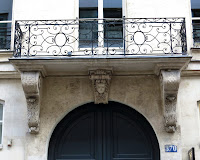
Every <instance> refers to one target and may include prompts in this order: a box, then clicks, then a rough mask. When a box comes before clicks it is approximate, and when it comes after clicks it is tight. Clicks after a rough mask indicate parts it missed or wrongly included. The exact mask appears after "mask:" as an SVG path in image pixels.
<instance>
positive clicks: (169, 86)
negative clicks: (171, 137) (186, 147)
mask: <svg viewBox="0 0 200 160" xmlns="http://www.w3.org/2000/svg"><path fill="white" fill-rule="evenodd" d="M179 83H180V70H161V74H160V84H161V97H162V101H163V106H164V119H165V129H166V132H169V133H173V132H175V131H176V128H177V114H176V104H177V94H178V89H179Z"/></svg>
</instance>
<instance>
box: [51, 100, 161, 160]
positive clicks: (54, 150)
mask: <svg viewBox="0 0 200 160" xmlns="http://www.w3.org/2000/svg"><path fill="white" fill-rule="evenodd" d="M118 159H120V160H159V146H158V142H157V139H156V137H155V133H154V132H153V130H152V128H151V126H150V125H149V123H148V122H147V121H146V119H145V118H144V117H143V116H142V115H140V114H139V113H138V112H136V111H135V110H133V109H131V108H129V107H126V106H124V105H121V104H119V103H115V102H110V103H109V104H108V105H95V104H93V103H90V104H87V105H84V106H82V107H79V108H77V109H75V110H74V111H72V112H70V113H69V114H68V115H67V116H66V117H65V118H64V119H63V120H62V121H61V122H60V123H59V124H58V125H57V127H56V128H55V130H54V132H53V134H52V137H51V139H50V144H49V153H48V160H118Z"/></svg>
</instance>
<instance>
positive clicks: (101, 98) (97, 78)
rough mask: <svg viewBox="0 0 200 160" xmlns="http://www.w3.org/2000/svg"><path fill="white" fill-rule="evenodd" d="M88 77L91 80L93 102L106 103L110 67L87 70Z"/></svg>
mask: <svg viewBox="0 0 200 160" xmlns="http://www.w3.org/2000/svg"><path fill="white" fill-rule="evenodd" d="M89 76H90V79H91V80H92V85H93V93H94V103H95V104H100V103H103V104H107V103H108V99H109V98H108V95H109V89H110V81H111V76H112V70H111V69H96V70H90V71H89Z"/></svg>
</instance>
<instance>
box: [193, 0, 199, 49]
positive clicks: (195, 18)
mask: <svg viewBox="0 0 200 160" xmlns="http://www.w3.org/2000/svg"><path fill="white" fill-rule="evenodd" d="M191 6H192V25H193V40H194V47H198V48H199V47H200V1H199V0H191Z"/></svg>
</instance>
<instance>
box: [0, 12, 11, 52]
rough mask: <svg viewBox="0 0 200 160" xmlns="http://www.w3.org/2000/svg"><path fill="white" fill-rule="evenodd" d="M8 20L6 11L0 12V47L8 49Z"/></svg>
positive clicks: (9, 26)
mask: <svg viewBox="0 0 200 160" xmlns="http://www.w3.org/2000/svg"><path fill="white" fill-rule="evenodd" d="M7 20H8V13H3V14H0V49H10V36H11V33H10V32H11V24H10V23H7V22H5V21H7Z"/></svg>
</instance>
